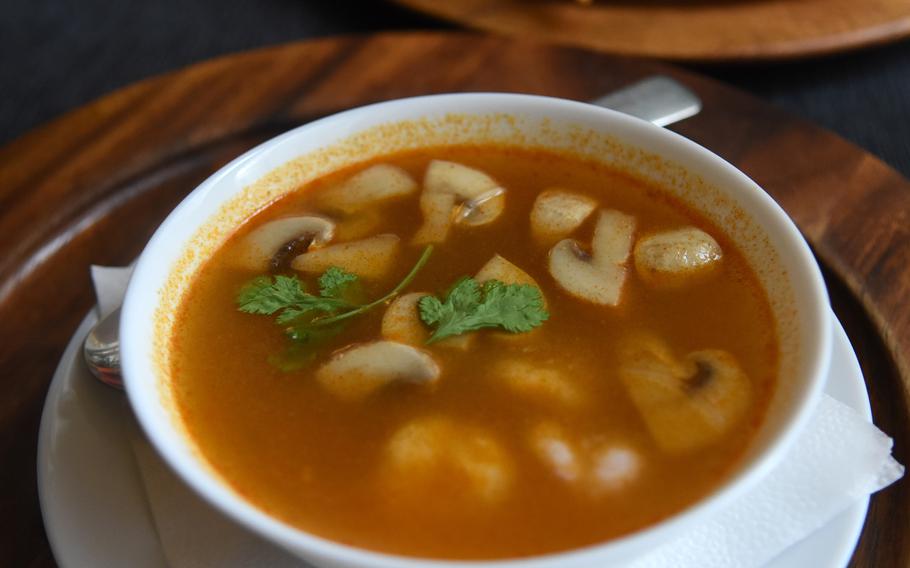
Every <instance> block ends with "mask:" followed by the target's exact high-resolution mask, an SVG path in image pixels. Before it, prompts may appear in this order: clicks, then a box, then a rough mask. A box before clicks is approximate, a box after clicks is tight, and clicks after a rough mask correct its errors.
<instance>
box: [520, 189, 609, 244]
mask: <svg viewBox="0 0 910 568" xmlns="http://www.w3.org/2000/svg"><path fill="white" fill-rule="evenodd" d="M596 208H597V201H595V200H594V199H592V198H590V197H587V196H585V195H578V194H575V193H570V192H568V191H565V190H563V189H548V190H546V191H543V192H541V193H540V194H539V195H538V196H537V199H535V200H534V206H533V207H532V208H531V234H532V235H533V236H534V239H535V240H536V241H537V242H539V243H541V244H543V245H545V246H552V245H553V244H554V243H556V242H557V241H559V240H560V239H564V238H566V237H568V236H569V235H570V234H572V232H574V231H575V230H576V229H578V227H580V226H581V225H582V223H584V222H585V220H586V219H587V218H588V217H589V216H590V215H591V213H593V212H594V209H596Z"/></svg>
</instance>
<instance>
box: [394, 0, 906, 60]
mask: <svg viewBox="0 0 910 568" xmlns="http://www.w3.org/2000/svg"><path fill="white" fill-rule="evenodd" d="M396 1H397V2H398V3H399V4H402V5H404V6H408V7H410V8H413V9H415V10H419V11H421V12H425V13H428V14H431V15H434V16H436V17H439V18H443V19H446V20H451V21H454V22H458V23H460V24H463V25H466V26H470V27H473V28H479V29H484V30H488V31H492V32H496V33H501V34H505V35H509V36H515V37H521V38H534V39H541V40H547V41H551V42H556V43H561V44H565V45H574V46H578V47H586V48H589V49H595V50H598V51H604V52H608V53H617V54H622V55H635V56H647V57H658V58H662V59H674V60H688V61H734V60H746V59H785V58H796V57H805V56H810V55H819V54H824V53H831V52H835V51H842V50H846V49H851V48H858V47H863V46H868V45H874V44H879V43H884V42H886V41H893V40H897V39H900V38H903V37H907V36H910V2H908V1H907V0H862V1H857V0H593V2H592V3H590V4H588V5H583V4H582V3H579V2H576V1H575V0H447V1H446V2H439V1H438V0H396Z"/></svg>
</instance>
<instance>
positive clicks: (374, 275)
mask: <svg viewBox="0 0 910 568" xmlns="http://www.w3.org/2000/svg"><path fill="white" fill-rule="evenodd" d="M399 241H400V239H399V238H398V237H397V236H396V235H390V234H383V235H376V236H375V237H369V238H366V239H362V240H359V241H351V242H347V243H339V244H335V245H329V246H327V247H323V248H321V249H317V250H313V251H310V252H307V253H305V254H302V255H300V256H298V257H297V258H295V259H294V261H293V262H292V263H291V268H293V269H294V270H299V271H301V272H310V273H317V272H324V271H325V270H328V268H329V267H331V266H338V267H341V268H343V269H345V270H347V271H348V272H352V273H354V274H356V275H357V276H360V277H361V278H367V279H374V280H375V279H380V278H383V277H385V276H387V275H388V274H389V272H390V271H391V270H392V268H393V266H394V263H395V258H396V256H397V254H398V249H399Z"/></svg>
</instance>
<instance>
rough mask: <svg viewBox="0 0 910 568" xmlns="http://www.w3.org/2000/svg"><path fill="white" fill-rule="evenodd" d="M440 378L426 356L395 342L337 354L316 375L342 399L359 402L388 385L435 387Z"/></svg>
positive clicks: (364, 346)
mask: <svg viewBox="0 0 910 568" xmlns="http://www.w3.org/2000/svg"><path fill="white" fill-rule="evenodd" d="M439 374H440V371H439V365H437V364H436V362H435V361H434V360H433V358H432V357H430V356H429V355H428V354H427V353H425V352H423V351H420V350H419V349H415V348H413V347H411V346H410V345H404V344H403V343H397V342H395V341H373V342H371V343H362V344H359V345H352V346H350V347H347V348H345V349H342V350H340V351H337V352H336V353H335V354H333V355H332V358H331V359H330V360H329V361H328V362H327V363H325V364H324V365H323V366H322V367H320V368H319V370H318V371H316V380H318V381H319V383H320V384H322V386H323V387H325V388H326V390H328V391H329V392H331V393H332V394H334V395H336V396H338V397H339V398H342V399H345V400H359V399H362V398H365V397H366V396H368V395H370V394H371V393H373V392H374V391H376V390H378V389H380V388H382V387H384V386H385V385H387V384H389V383H413V384H431V383H435V382H436V381H437V380H439Z"/></svg>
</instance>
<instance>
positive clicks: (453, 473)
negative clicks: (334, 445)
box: [383, 416, 514, 505]
mask: <svg viewBox="0 0 910 568" xmlns="http://www.w3.org/2000/svg"><path fill="white" fill-rule="evenodd" d="M513 477H514V467H513V465H512V461H511V459H510V458H509V456H508V454H507V453H506V452H505V450H504V449H503V448H502V446H500V444H499V443H498V442H497V441H496V439H495V438H493V437H492V436H491V435H490V434H488V433H487V432H486V431H485V430H483V429H481V428H478V427H476V426H471V425H465V424H456V423H455V422H454V421H452V420H450V419H448V418H445V417H439V416H434V417H426V418H419V419H416V420H414V421H413V422H411V423H409V424H406V425H405V426H403V427H402V428H400V429H399V430H398V431H397V432H395V434H394V435H393V436H392V438H391V440H389V444H388V446H387V447H386V461H385V464H384V468H383V479H384V480H385V483H386V485H387V488H388V489H391V490H392V491H393V492H394V493H395V494H397V496H399V497H405V498H410V499H413V500H414V501H415V502H416V503H417V504H418V505H420V504H421V502H422V501H423V500H425V499H437V498H439V496H440V493H439V491H440V490H443V492H444V494H445V495H450V496H453V497H454V498H457V499H463V498H470V499H471V500H472V501H480V502H483V503H497V502H500V501H502V500H503V499H504V498H505V497H507V496H508V494H509V490H510V488H511V485H512V479H513Z"/></svg>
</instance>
